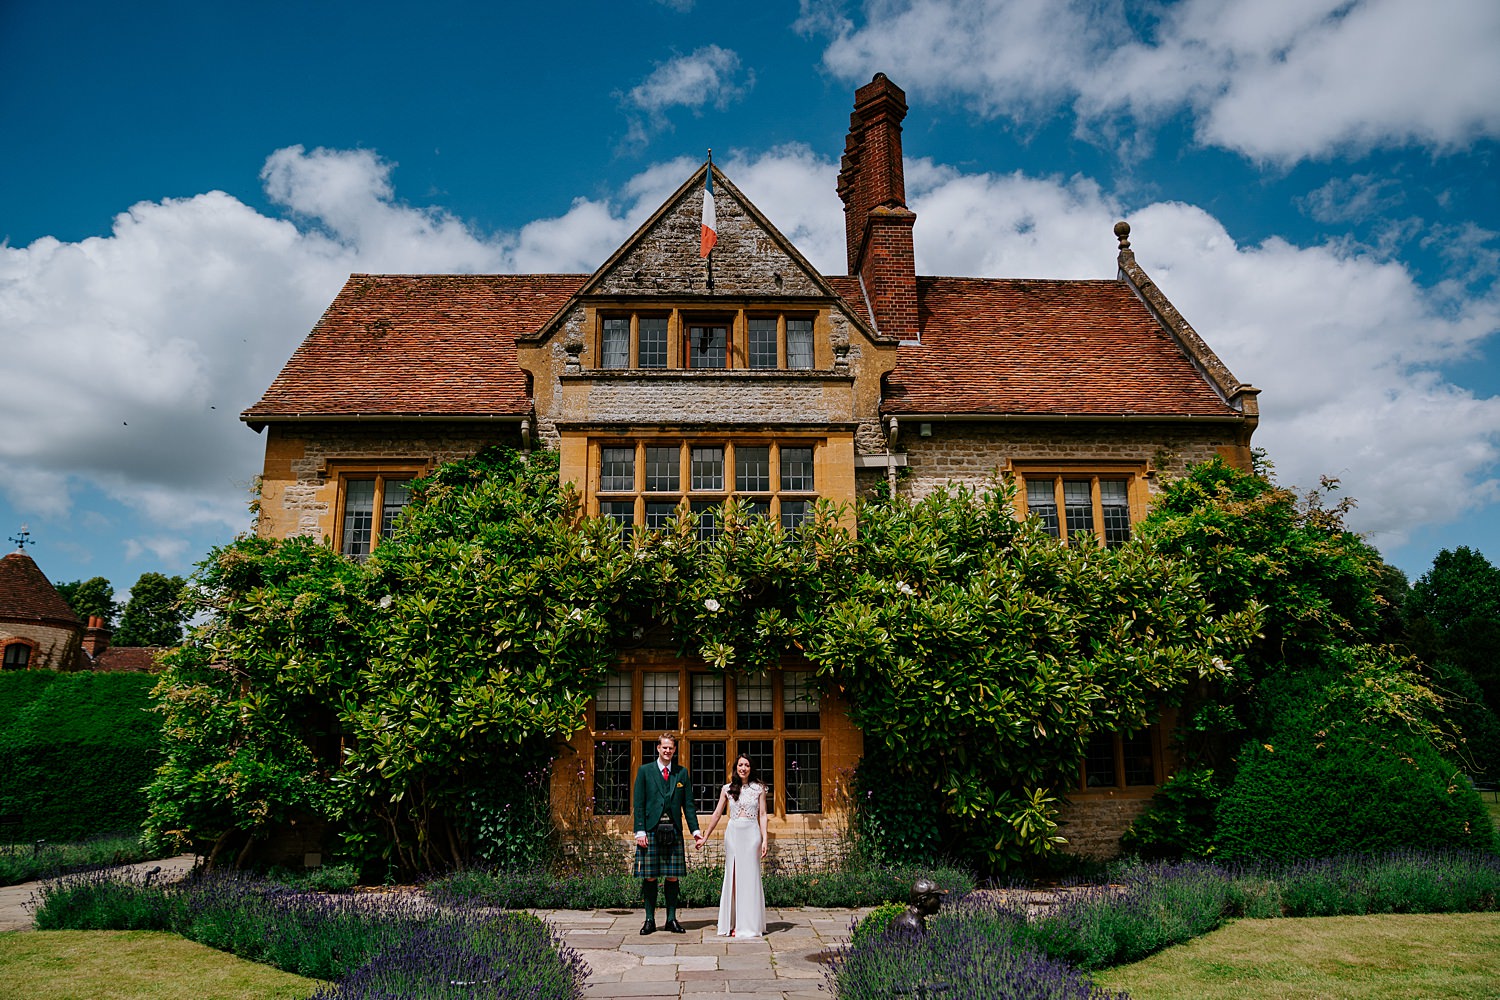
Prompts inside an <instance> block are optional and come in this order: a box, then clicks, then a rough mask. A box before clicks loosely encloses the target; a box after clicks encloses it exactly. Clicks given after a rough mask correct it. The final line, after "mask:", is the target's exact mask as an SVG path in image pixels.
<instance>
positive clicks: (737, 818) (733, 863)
mask: <svg viewBox="0 0 1500 1000" xmlns="http://www.w3.org/2000/svg"><path fill="white" fill-rule="evenodd" d="M769 793H770V790H769V789H768V788H767V787H766V785H765V784H764V783H763V782H761V781H760V780H759V778H758V777H757V775H756V773H755V765H753V764H751V763H750V758H749V757H746V756H745V755H744V754H740V755H739V757H738V758H736V760H735V762H734V774H733V775H732V776H731V778H730V780H729V784H727V785H725V786H724V787H723V789H722V790H721V791H720V792H719V804H718V805H716V806H714V814H713V816H711V817H710V818H709V820H708V826H707V827H705V828H704V831H703V840H702V841H699V843H698V848H699V850H702V849H703V842H704V841H706V840H708V837H709V834H711V833H713V832H714V827H716V826H718V825H719V817H720V816H722V815H724V813H725V812H726V811H727V812H728V813H729V825H728V826H727V827H725V828H724V888H723V890H722V891H721V893H720V895H719V936H720V937H724V936H726V935H727V936H729V937H737V938H753V937H760V936H761V935H762V934H764V933H765V932H766V897H765V894H764V893H763V892H762V891H761V888H760V859H761V858H763V857H765V856H766V797H767V796H768V795H769Z"/></svg>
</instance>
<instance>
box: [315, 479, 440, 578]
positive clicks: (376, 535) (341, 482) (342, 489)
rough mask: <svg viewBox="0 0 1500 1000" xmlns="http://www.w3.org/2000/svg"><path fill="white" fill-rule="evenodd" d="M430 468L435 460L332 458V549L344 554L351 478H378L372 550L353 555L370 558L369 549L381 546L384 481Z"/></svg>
mask: <svg viewBox="0 0 1500 1000" xmlns="http://www.w3.org/2000/svg"><path fill="white" fill-rule="evenodd" d="M431 471H432V463H431V462H426V461H411V462H402V461H394V462H344V461H341V462H337V463H335V462H330V463H329V466H328V469H327V470H326V474H327V475H328V477H329V478H331V479H333V480H334V481H335V482H336V484H337V489H336V491H335V499H334V504H333V531H331V532H330V533H329V537H330V539H331V541H332V544H333V551H335V552H337V553H339V554H341V555H342V554H344V514H345V509H344V508H345V504H346V503H347V501H348V495H349V484H350V483H351V482H357V481H362V480H370V479H373V480H374V481H375V513H374V517H373V518H372V520H371V523H370V552H367V553H365V554H364V555H363V556H361V557H353V556H351V558H369V555H370V553H371V552H374V551H375V550H376V549H377V548H379V547H380V542H381V530H382V529H383V527H384V524H383V520H384V516H385V510H384V507H385V484H386V483H387V482H391V481H394V482H410V481H411V480H413V479H420V478H422V477H423V476H425V475H427V474H428V473H429V472H431Z"/></svg>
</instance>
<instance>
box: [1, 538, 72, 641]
mask: <svg viewBox="0 0 1500 1000" xmlns="http://www.w3.org/2000/svg"><path fill="white" fill-rule="evenodd" d="M18 619H25V620H32V621H34V620H42V621H50V622H57V623H59V624H63V625H73V624H76V625H80V626H81V625H82V624H83V621H82V619H80V618H79V617H78V616H77V615H75V614H74V613H73V609H72V608H70V607H68V602H67V601H65V600H63V599H62V595H61V594H59V593H58V592H57V591H56V590H55V589H54V588H53V586H52V584H51V583H50V582H48V580H47V577H46V574H44V573H43V572H42V571H41V570H40V569H38V568H37V565H36V563H35V562H33V561H32V559H31V557H30V556H28V555H27V554H26V553H24V552H12V553H11V554H10V555H8V556H6V557H5V558H4V559H0V621H4V620H10V621H16V620H18Z"/></svg>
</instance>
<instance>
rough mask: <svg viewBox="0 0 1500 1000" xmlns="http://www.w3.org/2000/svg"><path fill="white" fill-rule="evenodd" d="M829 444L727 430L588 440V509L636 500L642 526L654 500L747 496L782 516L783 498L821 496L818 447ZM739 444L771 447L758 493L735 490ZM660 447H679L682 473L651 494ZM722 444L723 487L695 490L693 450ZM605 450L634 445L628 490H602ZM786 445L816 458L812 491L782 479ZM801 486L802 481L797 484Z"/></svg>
mask: <svg viewBox="0 0 1500 1000" xmlns="http://www.w3.org/2000/svg"><path fill="white" fill-rule="evenodd" d="M824 444H825V442H824V441H823V440H822V439H818V438H800V437H796V438H792V437H788V438H781V437H773V436H767V435H745V436H740V435H726V434H703V435H692V434H686V435H685V434H662V435H655V436H640V437H633V438H604V437H596V438H592V439H591V440H590V441H589V482H588V498H587V500H588V509H589V513H590V514H591V515H593V516H599V514H600V512H601V510H602V507H601V504H603V503H625V502H629V503H633V504H634V514H633V519H632V521H631V523H632V524H636V525H643V524H645V523H646V506H645V505H646V503H647V502H649V501H652V500H657V501H659V502H663V503H666V502H671V503H674V504H680V503H682V502H683V501H685V500H686V501H689V502H698V503H703V502H709V503H714V504H722V503H723V501H725V500H726V499H729V498H730V497H746V498H753V499H757V500H767V501H769V503H770V509H769V511H768V514H767V516H769V517H771V518H775V519H778V520H779V519H781V516H782V506H781V504H782V500H788V501H798V502H802V501H807V502H809V503H810V502H811V501H815V500H816V499H817V497H818V494H817V492H816V490H817V481H816V478H814V477H815V476H816V471H815V470H816V468H817V464H818V451H819V449H820V448H822V447H823V446H824ZM736 446H738V447H750V448H768V449H769V451H770V458H769V461H770V477H771V479H770V488H769V489H767V490H756V491H754V492H743V491H740V490H739V489H737V486H738V484H737V483H736V482H734V479H735V476H736V466H737V463H736V460H735V454H734V449H735V448H736ZM661 447H677V448H678V449H679V456H680V458H679V461H680V462H681V465H680V466H679V471H678V477H677V478H678V489H676V490H674V491H669V492H664V493H649V492H647V490H646V474H647V462H646V449H647V448H661ZM706 447H707V448H720V449H722V454H723V470H724V483H723V488H722V489H716V490H697V489H693V488H692V483H693V450H694V449H695V448H706ZM606 448H632V449H634V456H635V457H634V466H633V475H634V478H635V485H634V487H633V488H632V489H629V490H604V489H601V488H600V487H601V479H602V476H603V471H604V470H603V458H604V449H606ZM783 448H806V449H808V450H809V451H810V452H811V453H812V454H811V458H812V462H811V464H810V466H809V467H808V476H809V478H812V479H813V481H812V482H811V483H810V484H806V485H810V486H811V487H812V488H811V489H785V488H783V483H782V473H783V469H782V455H781V451H782V449H783ZM799 485H801V484H799Z"/></svg>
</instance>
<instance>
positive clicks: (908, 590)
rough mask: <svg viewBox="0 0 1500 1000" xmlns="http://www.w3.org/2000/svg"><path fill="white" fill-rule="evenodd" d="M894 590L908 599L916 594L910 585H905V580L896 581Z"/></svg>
mask: <svg viewBox="0 0 1500 1000" xmlns="http://www.w3.org/2000/svg"><path fill="white" fill-rule="evenodd" d="M896 589H897V590H899V591H900V592H901V593H903V594H905V595H906V596H907V597H910V596H911V595H912V594H915V593H916V592H917V589H916V588H915V587H913V586H912V585H911V584H909V583H907V582H906V581H905V580H897V581H896Z"/></svg>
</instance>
